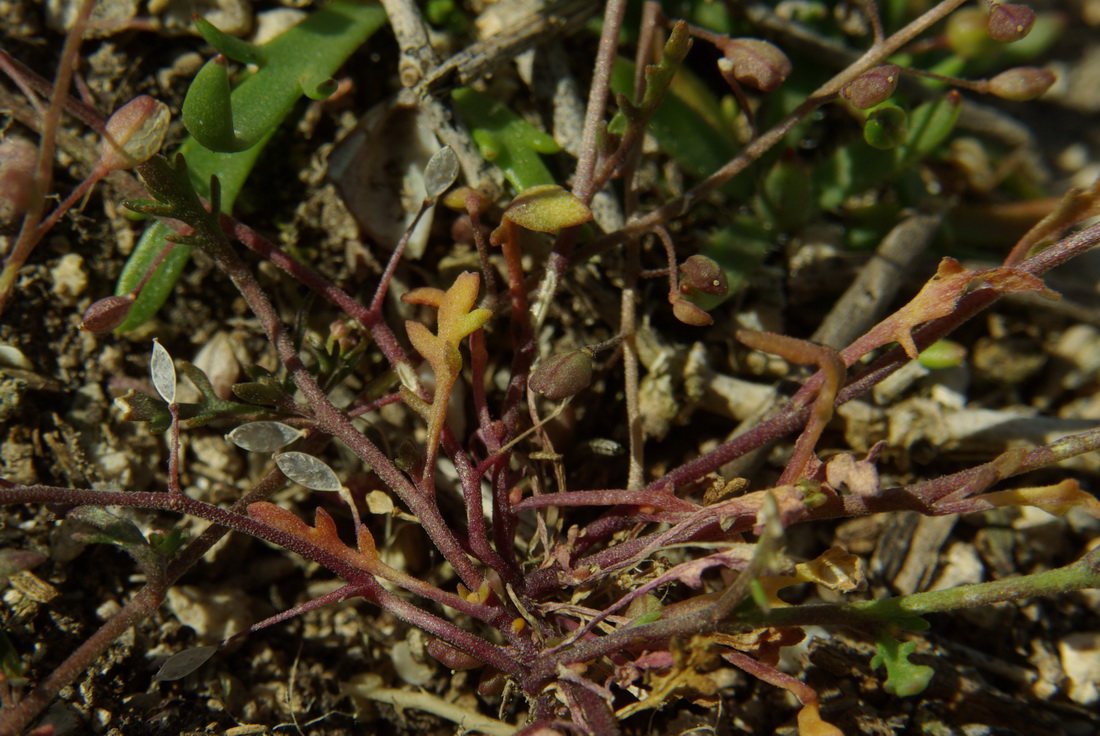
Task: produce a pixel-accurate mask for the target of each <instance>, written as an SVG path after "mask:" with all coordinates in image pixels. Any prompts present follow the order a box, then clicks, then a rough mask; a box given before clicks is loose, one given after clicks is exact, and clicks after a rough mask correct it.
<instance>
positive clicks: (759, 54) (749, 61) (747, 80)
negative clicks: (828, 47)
mask: <svg viewBox="0 0 1100 736" xmlns="http://www.w3.org/2000/svg"><path fill="white" fill-rule="evenodd" d="M722 53H723V54H725V56H724V58H721V59H719V60H718V69H719V70H720V71H721V72H722V74H723V75H726V76H728V77H733V78H734V79H736V80H737V81H738V82H740V83H741V84H743V85H745V86H747V87H752V88H753V89H758V90H760V91H761V92H771V91H772V90H773V89H775V88H776V87H778V86H779V85H781V84H783V82H784V80H786V79H787V77H789V76H790V75H791V60H790V59H788V58H787V55H786V54H784V53H783V52H782V51H780V50H779V47H778V46H775V45H774V44H771V43H768V42H767V41H763V40H761V39H759V38H731V39H730V40H728V41H726V42H725V43H724V44H723V45H722Z"/></svg>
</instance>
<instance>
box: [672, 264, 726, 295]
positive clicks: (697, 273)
mask: <svg viewBox="0 0 1100 736" xmlns="http://www.w3.org/2000/svg"><path fill="white" fill-rule="evenodd" d="M680 291H681V292H683V293H685V294H690V293H691V292H693V291H698V292H702V293H703V294H710V295H711V296H725V295H726V294H727V293H728V292H729V283H728V281H727V280H726V272H725V271H723V270H722V267H721V266H719V265H718V264H717V263H716V262H715V261H714V260H713V259H711V258H707V257H706V256H698V255H696V256H691V257H690V258H688V259H687V260H686V261H684V262H683V263H681V264H680Z"/></svg>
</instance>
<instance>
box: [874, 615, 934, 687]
mask: <svg viewBox="0 0 1100 736" xmlns="http://www.w3.org/2000/svg"><path fill="white" fill-rule="evenodd" d="M875 647H876V652H875V656H874V657H872V658H871V666H872V667H879V666H885V667H886V675H887V677H886V682H885V683H883V688H884V689H885V690H886V692H888V693H890V694H891V695H897V696H898V697H899V698H907V697H910V696H912V695H917V694H919V693H921V692H923V691H924V689H925V688H926V687H928V683H929V682H931V681H932V675H934V674H935V670H933V669H932V668H931V667H929V666H927V665H923V664H913V663H912V662H910V661H909V657H910V655H912V654H913V652H914V651H915V650H916V648H917V642H915V641H907V642H900V641H898V640H897V639H895V638H894V637H892V636H890V634H889V633H888V632H886V631H881V632H879V634H878V636H876V637H875Z"/></svg>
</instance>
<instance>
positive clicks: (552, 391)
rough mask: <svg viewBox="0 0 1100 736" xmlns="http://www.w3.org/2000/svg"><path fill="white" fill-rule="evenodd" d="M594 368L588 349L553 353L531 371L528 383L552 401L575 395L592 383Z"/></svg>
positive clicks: (535, 390)
mask: <svg viewBox="0 0 1100 736" xmlns="http://www.w3.org/2000/svg"><path fill="white" fill-rule="evenodd" d="M593 369H594V365H593V361H592V353H591V352H589V351H588V350H583V349H582V350H571V351H570V352H568V353H561V354H559V355H551V356H550V357H549V358H547V359H546V360H544V361H542V362H541V363H539V366H538V368H536V369H535V370H534V371H533V372H532V373H531V378H530V380H529V381H528V385H529V386H530V387H531V390H532V391H534V392H536V393H540V394H542V395H543V396H545V397H546V398H548V399H550V400H551V401H560V400H561V399H565V398H568V397H570V396H575V395H576V394H578V393H580V392H581V391H583V390H584V389H586V388H588V385H589V384H590V383H592V372H593Z"/></svg>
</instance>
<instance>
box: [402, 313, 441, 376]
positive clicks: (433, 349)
mask: <svg viewBox="0 0 1100 736" xmlns="http://www.w3.org/2000/svg"><path fill="white" fill-rule="evenodd" d="M405 332H406V333H407V334H408V336H409V342H411V343H412V346H413V347H414V348H416V352H418V353H420V354H421V355H422V356H424V358H425V359H426V360H427V361H428V362H429V363H431V364H432V367H433V368H434V367H435V364H436V361H438V360H439V359H440V358H441V357H442V355H443V351H444V348H445V347H446V346H445V345H444V344H443V341H442V340H440V339H439V338H438V337H436V336H435V335H433V334H432V331H431V330H429V329H428V328H427V327H425V326H424V325H422V324H421V323H419V322H413V321H412V320H408V321H407V322H405Z"/></svg>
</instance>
